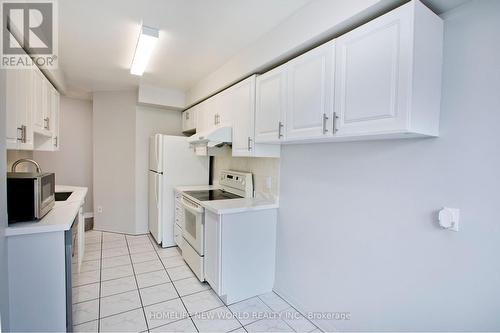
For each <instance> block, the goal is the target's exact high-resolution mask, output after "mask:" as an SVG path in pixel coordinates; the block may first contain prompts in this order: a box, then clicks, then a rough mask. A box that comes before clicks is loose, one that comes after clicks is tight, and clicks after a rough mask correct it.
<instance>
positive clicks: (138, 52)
mask: <svg viewBox="0 0 500 333" xmlns="http://www.w3.org/2000/svg"><path fill="white" fill-rule="evenodd" d="M157 41H158V29H155V28H150V27H146V26H144V25H143V26H141V34H140V35H139V40H138V41H137V46H136V48H135V54H134V60H132V66H131V67H130V74H133V75H142V74H143V73H144V70H145V69H146V66H147V65H148V61H149V58H150V57H151V53H152V52H153V49H154V48H155V45H156V42H157Z"/></svg>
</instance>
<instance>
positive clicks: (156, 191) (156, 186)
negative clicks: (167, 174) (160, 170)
mask: <svg viewBox="0 0 500 333" xmlns="http://www.w3.org/2000/svg"><path fill="white" fill-rule="evenodd" d="M155 202H156V207H157V208H158V207H160V205H159V202H158V174H155Z"/></svg>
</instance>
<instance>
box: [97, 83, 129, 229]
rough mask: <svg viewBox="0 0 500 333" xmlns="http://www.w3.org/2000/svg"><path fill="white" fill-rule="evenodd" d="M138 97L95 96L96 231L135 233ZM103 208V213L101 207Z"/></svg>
mask: <svg viewBox="0 0 500 333" xmlns="http://www.w3.org/2000/svg"><path fill="white" fill-rule="evenodd" d="M136 102H137V93H136V92H130V91H120V92H95V93H94V96H93V138H94V142H93V143H94V210H95V215H94V228H95V229H97V230H108V231H114V232H124V233H129V234H135V233H136V229H137V228H136V222H135V110H136ZM99 206H100V207H102V209H103V210H102V213H99V212H98V207H99Z"/></svg>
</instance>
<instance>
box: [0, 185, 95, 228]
mask: <svg viewBox="0 0 500 333" xmlns="http://www.w3.org/2000/svg"><path fill="white" fill-rule="evenodd" d="M87 190H88V189H87V188H86V187H76V186H65V185H56V192H73V193H71V195H70V196H69V198H68V199H67V200H66V201H56V202H55V205H54V208H52V210H51V211H50V212H48V213H47V215H45V216H44V217H43V218H42V219H41V220H40V221H30V222H18V223H14V224H12V225H9V226H8V227H7V228H5V236H18V235H29V234H37V233H42V232H54V231H65V230H69V229H70V228H71V226H72V225H73V221H74V220H75V217H76V216H77V215H78V211H79V210H80V207H81V206H82V205H83V202H84V201H85V196H86V195H87Z"/></svg>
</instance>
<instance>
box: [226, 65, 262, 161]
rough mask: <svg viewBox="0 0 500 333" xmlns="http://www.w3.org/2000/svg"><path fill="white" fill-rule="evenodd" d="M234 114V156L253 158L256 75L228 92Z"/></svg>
mask: <svg viewBox="0 0 500 333" xmlns="http://www.w3.org/2000/svg"><path fill="white" fill-rule="evenodd" d="M227 92H228V93H227V94H226V95H227V96H228V97H227V98H228V99H229V104H230V105H231V108H232V111H233V112H234V113H233V119H234V120H233V146H232V151H233V156H253V148H254V128H255V125H254V117H255V75H254V76H251V77H250V78H248V79H246V80H243V81H242V82H240V83H238V84H236V85H234V86H232V87H231V88H229V89H228V90H227Z"/></svg>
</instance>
